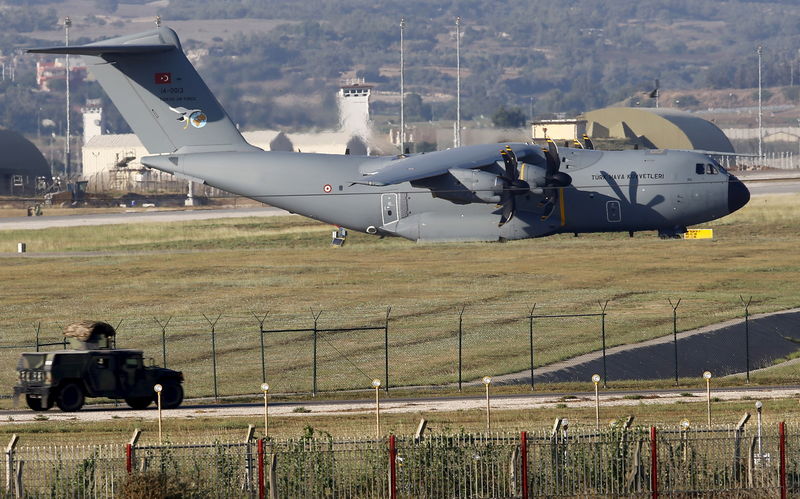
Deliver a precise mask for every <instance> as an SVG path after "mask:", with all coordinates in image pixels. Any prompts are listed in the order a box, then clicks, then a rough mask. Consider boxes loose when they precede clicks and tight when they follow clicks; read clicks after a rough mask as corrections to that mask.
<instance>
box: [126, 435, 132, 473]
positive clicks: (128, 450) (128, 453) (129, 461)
mask: <svg viewBox="0 0 800 499" xmlns="http://www.w3.org/2000/svg"><path fill="white" fill-rule="evenodd" d="M125 472H126V473H128V474H129V475H130V474H131V473H132V472H133V446H132V445H131V444H130V442H129V443H127V444H125Z"/></svg>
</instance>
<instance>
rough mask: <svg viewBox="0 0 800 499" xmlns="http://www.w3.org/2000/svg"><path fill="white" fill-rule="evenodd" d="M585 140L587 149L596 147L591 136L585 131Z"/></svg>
mask: <svg viewBox="0 0 800 499" xmlns="http://www.w3.org/2000/svg"><path fill="white" fill-rule="evenodd" d="M583 142H584V143H585V144H586V149H589V150H591V149H594V144H593V143H592V139H590V138H589V136H588V135H586V134H585V133H584V134H583Z"/></svg>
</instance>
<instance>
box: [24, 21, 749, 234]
mask: <svg viewBox="0 0 800 499" xmlns="http://www.w3.org/2000/svg"><path fill="white" fill-rule="evenodd" d="M30 52H34V53H52V54H80V55H82V56H84V61H85V63H86V65H87V66H88V67H89V69H90V71H91V72H92V73H93V74H94V76H95V77H96V78H97V80H98V81H99V83H100V85H101V86H102V87H103V89H104V90H105V91H106V92H107V93H108V95H109V96H110V97H111V99H112V100H113V102H114V104H115V105H116V106H117V108H118V109H119V111H120V112H121V113H122V116H123V117H124V118H125V119H126V120H127V122H128V123H129V124H130V126H131V128H132V129H133V131H134V132H135V133H136V134H137V135H138V136H139V139H140V140H141V141H142V143H143V144H144V145H145V147H146V148H147V150H148V151H149V152H150V154H151V156H146V157H143V158H141V162H142V164H144V165H146V166H148V167H151V168H156V169H158V170H161V171H165V172H169V173H172V174H174V175H176V176H179V177H183V178H186V179H189V180H192V181H195V182H200V183H203V184H207V185H210V186H214V187H217V188H220V189H223V190H226V191H229V192H232V193H236V194H240V195H243V196H246V197H249V198H252V199H255V200H258V201H262V202H264V203H268V204H270V205H273V206H277V207H280V208H284V209H286V210H289V211H291V212H293V213H298V214H301V215H304V216H307V217H310V218H314V219H317V220H321V221H324V222H327V223H330V224H334V225H337V226H340V227H346V228H348V229H353V230H358V231H363V232H366V233H369V234H377V235H381V236H400V237H405V238H408V239H411V240H416V241H465V240H476V241H498V240H509V239H523V238H529V237H542V236H548V235H551V234H557V233H575V234H578V233H582V232H612V231H624V232H630V233H631V235H633V233H634V232H635V231H644V230H656V231H658V232H659V234H660V235H661V236H662V237H676V236H678V235H680V234H681V233H684V232H685V231H686V227H687V226H689V225H693V224H698V223H702V222H706V221H709V220H714V219H716V218H720V217H723V216H725V215H727V214H729V213H732V212H734V211H736V210H737V209H739V208H741V207H742V206H744V205H745V204H746V203H747V202H748V200H749V199H750V193H749V191H748V190H747V188H746V187H745V186H744V185H743V184H742V183H741V182H740V181H739V180H738V179H737V178H736V177H735V176H733V175H731V174H730V173H728V172H726V171H725V170H724V169H723V168H722V166H720V165H719V163H717V162H716V161H714V160H713V159H712V158H711V157H710V156H708V155H706V154H702V153H700V152H693V151H676V150H641V151H598V150H594V149H591V148H590V147H591V142H590V141H587V142H586V147H585V148H581V147H573V148H561V149H557V148H556V145H555V144H554V143H552V142H549V143H548V145H547V146H546V147H540V146H537V145H533V144H526V143H510V144H485V145H476V146H467V147H459V148H455V149H449V150H445V151H437V152H432V153H427V154H415V155H403V154H401V155H398V156H391V157H386V156H384V157H379V156H351V155H330V154H307V153H293V152H277V151H276V152H266V151H262V150H261V149H259V148H257V147H254V146H252V145H250V144H249V143H247V142H246V141H245V140H244V138H242V135H241V134H240V133H239V131H238V130H237V129H236V126H235V125H234V124H233V122H232V121H231V120H230V118H229V117H228V116H227V114H226V113H225V111H224V110H223V109H222V107H221V106H220V104H219V102H217V100H216V98H214V96H213V95H212V94H211V91H210V90H209V89H208V87H207V86H206V85H205V83H204V82H203V80H202V79H201V78H200V76H199V75H198V74H197V72H196V71H195V69H194V67H193V66H192V64H191V63H190V62H189V60H188V59H187V58H186V57H185V55H184V54H183V50H182V48H181V44H180V41H179V39H178V36H177V34H176V33H175V32H174V31H173V30H171V29H169V28H166V27H160V28H158V29H156V30H153V31H148V32H145V33H139V34H135V35H129V36H121V37H117V38H112V39H109V40H105V41H100V42H95V43H90V44H87V45H82V46H69V47H54V48H46V49H35V50H30ZM580 145H583V144H580Z"/></svg>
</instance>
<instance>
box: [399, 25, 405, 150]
mask: <svg viewBox="0 0 800 499" xmlns="http://www.w3.org/2000/svg"><path fill="white" fill-rule="evenodd" d="M405 30H406V19H405V18H404V17H403V18H401V19H400V154H405V152H406V149H405V148H406V115H405V108H404V102H405V99H406V94H405V82H404V81H403V76H404V75H403V73H404V71H405V61H404V60H403V41H404V37H405Z"/></svg>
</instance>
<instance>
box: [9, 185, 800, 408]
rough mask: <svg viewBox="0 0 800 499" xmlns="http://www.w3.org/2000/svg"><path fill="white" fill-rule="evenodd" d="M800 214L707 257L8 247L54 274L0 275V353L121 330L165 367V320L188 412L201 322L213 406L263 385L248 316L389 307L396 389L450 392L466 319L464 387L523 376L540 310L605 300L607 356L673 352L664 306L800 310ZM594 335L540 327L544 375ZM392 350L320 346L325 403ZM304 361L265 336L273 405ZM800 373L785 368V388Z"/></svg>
mask: <svg viewBox="0 0 800 499" xmlns="http://www.w3.org/2000/svg"><path fill="white" fill-rule="evenodd" d="M799 201H800V196H798V195H782V196H764V197H756V198H754V199H753V200H752V201H751V203H750V204H749V205H748V206H747V207H745V208H744V209H742V210H740V211H739V212H737V213H735V214H733V215H731V216H729V217H726V218H724V219H722V220H720V221H717V222H715V223H711V224H708V225H707V226H708V227H713V228H714V229H715V239H714V240H713V241H676V240H671V241H662V240H660V239H658V238H657V237H655V235H654V234H650V233H648V234H640V235H637V236H636V237H635V238H633V239H630V238H628V237H627V234H600V235H583V236H581V237H579V238H574V237H572V236H568V235H564V236H555V237H549V238H544V239H536V240H525V241H514V242H509V243H505V244H485V243H463V244H441V245H434V244H415V243H412V242H409V241H405V240H400V239H392V238H386V239H380V238H376V237H374V236H368V235H363V234H352V237H351V238H350V239H349V241H348V244H347V246H345V247H344V248H341V249H332V248H330V247H329V238H330V230H331V228H330V227H329V226H326V225H323V224H319V223H316V222H313V221H310V220H307V219H304V218H300V217H276V218H268V219H264V218H252V219H236V220H214V221H197V222H185V223H163V224H146V225H145V224H141V225H140V224H131V225H120V226H100V227H74V228H60V229H45V230H35V231H3V232H0V251H5V252H13V251H14V249H15V248H16V243H17V242H19V241H25V242H26V243H27V244H28V248H29V251H31V252H32V253H33V254H44V256H41V255H40V256H39V257H33V255H31V256H29V257H24V258H20V257H8V258H2V259H0V282H2V283H3V286H2V290H0V297H2V301H1V302H0V311H2V315H1V316H0V328H1V329H2V339H0V343H2V344H3V345H8V344H16V343H22V342H25V343H29V342H31V341H33V336H34V325H35V324H36V323H38V322H42V338H43V339H49V340H54V339H58V337H59V334H60V333H59V330H60V327H61V326H63V325H64V324H66V323H69V322H71V321H75V320H80V319H97V320H107V321H109V322H111V323H112V324H115V325H116V324H117V323H118V322H119V321H120V320H121V321H122V326H121V328H120V337H119V344H120V346H124V347H139V348H144V349H145V350H146V351H147V353H148V354H149V355H151V356H153V357H155V358H156V359H158V360H159V361H160V358H161V345H160V337H161V331H160V329H159V328H158V326H157V325H156V323H155V321H154V320H153V318H154V317H157V318H159V319H160V320H162V322H163V321H165V320H166V319H167V318H168V317H170V316H172V317H173V319H172V321H171V322H170V327H169V328H168V330H167V334H168V337H169V345H168V349H169V352H168V353H169V366H170V367H174V368H178V369H181V370H183V371H184V372H185V373H186V375H187V384H186V387H187V393H188V394H189V395H204V394H205V395H207V394H209V393H211V392H212V381H211V375H210V370H211V358H210V348H211V346H210V342H211V339H210V333H209V331H210V326H209V324H208V323H207V322H206V320H205V318H204V317H203V314H205V315H206V316H208V317H209V318H210V319H212V320H213V319H214V318H216V317H217V315H218V314H222V318H221V319H220V321H219V323H218V324H217V327H216V333H217V337H216V348H217V353H218V367H219V380H218V382H219V387H220V393H221V394H223V395H231V394H239V393H253V392H256V391H257V389H258V388H257V387H258V384H259V383H260V377H261V375H260V373H261V367H260V356H259V352H258V344H259V340H258V336H259V335H258V322H257V321H256V320H255V318H253V316H252V315H251V312H258V313H264V312H266V311H270V315H269V317H268V319H267V322H266V324H265V327H266V328H268V329H270V328H275V329H281V328H297V327H310V325H311V324H312V319H311V314H312V310H313V311H314V312H319V311H322V315H321V316H320V318H319V325H320V327H343V326H348V325H350V326H352V325H366V324H369V325H381V324H382V322H383V317H384V315H385V312H386V307H387V306H392V312H391V322H390V343H391V346H390V360H391V366H390V370H391V372H390V378H391V382H392V384H394V385H397V384H403V385H406V384H409V385H411V384H438V383H451V382H454V381H456V365H457V359H456V348H457V339H456V335H455V332H456V330H457V328H458V312H459V310H460V309H461V307H462V306H465V307H466V309H465V313H464V318H463V319H464V321H463V330H464V357H463V359H462V360H463V365H464V373H465V374H464V377H465V379H475V378H478V377H480V376H483V375H486V374H493V375H497V374H502V373H507V372H515V371H519V370H523V369H525V368H526V367H527V364H528V351H527V348H528V322H527V319H525V316H526V315H527V313H528V312H529V310H530V308H531V306H532V305H533V304H534V303H536V304H537V306H536V312H537V313H541V314H559V313H576V312H579V313H597V312H599V310H600V309H599V305H598V302H605V301H606V300H609V305H608V313H609V316H608V318H607V323H606V333H607V342H608V345H609V346H613V345H618V344H626V343H631V342H638V341H643V340H646V339H649V338H653V337H657V336H662V335H665V334H669V333H670V332H671V328H672V309H671V307H670V306H669V303H668V302H667V299H668V298H671V299H672V300H673V301H675V300H676V299H677V298H682V302H681V305H680V308H679V309H678V314H679V320H678V327H679V329H681V330H686V329H692V328H695V327H699V326H703V325H708V324H713V323H717V322H720V321H723V320H726V319H730V318H734V317H740V316H741V315H742V306H741V303H740V301H739V295H743V296H745V297H748V296H750V295H752V296H753V303H752V305H751V307H750V312H751V313H759V312H769V311H775V310H781V309H787V308H792V307H796V306H798V305H800V260H799V259H798V258H797V252H796V246H797V234H798V233H800V202H799ZM48 252H54V254H53V255H52V256H47V255H46V253H48ZM75 252H81V253H80V254H72V253H75ZM598 332H599V319H596V318H583V319H569V320H561V321H555V320H537V322H536V324H535V336H536V351H537V353H536V355H537V365H541V364H546V363H550V362H553V361H555V360H559V359H564V358H568V357H572V356H575V355H578V354H580V353H585V352H587V351H591V350H596V349H598V348H599V337H598V336H599V334H598ZM382 334H383V333H382V332H380V331H378V332H369V333H368V332H359V333H328V334H325V335H322V336H321V337H320V338H318V355H319V358H320V360H321V362H320V367H319V373H318V376H319V380H320V386H319V388H320V389H323V390H324V389H342V388H363V387H364V386H369V380H370V379H371V378H372V377H383V341H382V340H383V338H382ZM311 344H312V339H311V337H310V335H309V334H307V333H304V334H299V333H280V334H278V333H276V334H271V335H268V337H267V364H268V366H267V369H268V373H269V377H270V384H271V385H273V386H274V387H275V388H274V389H275V390H276V392H278V393H280V392H290V391H307V390H309V389H310V373H311V351H312V350H311ZM18 353H19V352H18V351H15V350H0V361H2V362H3V364H4V365H6V366H7V367H6V368H4V369H2V370H0V386H6V387H10V386H11V385H12V384H13V376H14V370H13V366H14V365H15V363H16V358H17V357H18ZM797 373H798V368H794V367H792V368H791V369H789V370H788V371H787V372H786V373H783V374H781V378H782V379H783V380H791V379H796V375H797ZM758 379H759V378H758V376H756V378H755V380H758ZM765 379H766V378H765ZM768 379H769V380H771V381H775V379H776V378H775V377H774V376H770V377H769V378H768ZM242 380H247V381H242ZM778 381H779V382H780V380H778Z"/></svg>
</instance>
